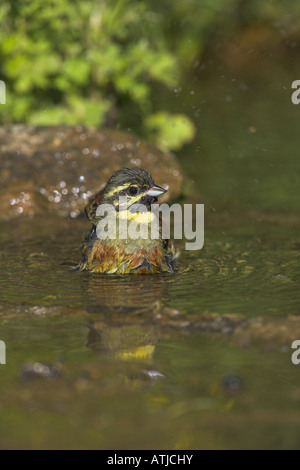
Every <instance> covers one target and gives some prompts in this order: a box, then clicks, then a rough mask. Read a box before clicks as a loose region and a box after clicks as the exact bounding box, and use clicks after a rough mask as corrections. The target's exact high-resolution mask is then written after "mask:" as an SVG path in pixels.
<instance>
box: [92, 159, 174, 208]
mask: <svg viewBox="0 0 300 470" xmlns="http://www.w3.org/2000/svg"><path fill="white" fill-rule="evenodd" d="M165 192H166V189H164V188H161V187H160V186H157V185H156V184H154V181H153V179H152V177H151V175H149V173H148V172H147V171H146V170H144V169H143V168H138V167H136V168H123V169H121V170H118V171H115V173H113V175H112V176H111V177H110V179H109V180H108V182H107V184H106V186H105V188H104V189H103V192H102V197H101V204H102V203H104V204H112V205H113V206H114V207H115V209H116V210H119V200H120V199H119V198H120V197H124V196H125V197H126V198H127V206H128V207H131V206H132V205H133V204H143V205H144V206H146V207H147V208H150V207H151V204H153V203H155V202H156V201H157V198H158V196H160V195H161V194H163V193H165Z"/></svg>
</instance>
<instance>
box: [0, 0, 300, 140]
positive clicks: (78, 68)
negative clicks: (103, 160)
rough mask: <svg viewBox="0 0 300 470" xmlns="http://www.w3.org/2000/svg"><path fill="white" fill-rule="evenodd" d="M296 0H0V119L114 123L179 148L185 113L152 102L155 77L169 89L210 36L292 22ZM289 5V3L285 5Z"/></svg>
mask: <svg viewBox="0 0 300 470" xmlns="http://www.w3.org/2000/svg"><path fill="white" fill-rule="evenodd" d="M286 4H289V6H290V7H291V6H292V7H293V8H294V9H295V13H297V12H298V13H299V10H300V7H299V5H298V4H297V1H296V0H290V1H286V2H284V1H282V2H270V1H268V0H262V1H258V0H252V1H250V2H249V1H246V0H226V1H224V0H185V1H184V2H176V1H174V0H163V1H158V0H84V1H83V0H51V1H47V2H43V1H42V0H14V1H12V2H7V1H4V2H1V5H0V79H2V80H4V81H5V83H6V87H7V101H6V105H5V106H2V107H0V121H1V122H2V123H5V124H8V123H12V122H22V123H28V124H35V125H43V124H85V125H88V126H96V127H101V126H104V125H113V126H115V125H119V126H120V127H121V128H125V129H127V128H130V129H131V130H133V131H134V132H136V133H138V134H140V135H143V136H145V137H147V138H150V139H152V140H154V141H155V142H156V143H157V144H158V145H160V146H161V147H163V148H171V149H178V148H180V147H181V146H182V145H183V143H185V142H188V141H190V140H191V139H192V138H193V136H194V133H195V127H194V124H193V123H192V121H191V120H190V119H189V118H188V117H187V116H184V115H181V114H179V115H178V114H175V115H174V114H171V113H170V112H168V110H165V109H161V110H159V111H157V110H156V112H155V111H154V109H153V104H152V96H153V93H155V86H156V84H160V85H162V86H165V87H167V88H168V89H174V88H175V87H177V86H178V84H179V83H180V80H181V79H182V77H183V75H184V74H185V73H188V70H189V69H191V68H192V65H193V62H194V61H195V60H196V59H197V57H198V58H199V57H200V56H201V54H202V52H203V50H204V48H205V46H206V45H207V44H208V43H209V41H210V39H211V38H212V37H213V36H216V35H219V36H220V37H221V38H222V37H228V35H229V34H230V31H232V29H233V28H235V29H237V28H242V27H245V25H246V24H247V23H249V22H257V21H260V22H261V23H265V22H269V23H270V24H274V25H275V26H274V27H276V21H280V27H281V28H285V27H288V28H289V29H290V30H291V29H292V30H297V27H298V26H299V22H298V21H296V20H295V17H294V18H292V17H291V15H286V14H285V12H286ZM289 11H290V9H289Z"/></svg>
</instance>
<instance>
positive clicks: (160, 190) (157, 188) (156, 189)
mask: <svg viewBox="0 0 300 470" xmlns="http://www.w3.org/2000/svg"><path fill="white" fill-rule="evenodd" d="M166 192H167V190H166V189H164V188H161V187H160V186H157V185H156V184H154V185H153V186H152V188H150V189H149V191H148V192H147V196H153V197H158V196H160V195H161V194H164V193H166Z"/></svg>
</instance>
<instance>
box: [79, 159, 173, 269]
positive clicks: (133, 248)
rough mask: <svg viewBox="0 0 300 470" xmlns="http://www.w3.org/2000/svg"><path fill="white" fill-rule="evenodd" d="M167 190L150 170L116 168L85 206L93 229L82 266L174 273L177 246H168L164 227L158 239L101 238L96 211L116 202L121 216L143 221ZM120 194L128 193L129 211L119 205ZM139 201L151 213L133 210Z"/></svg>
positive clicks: (85, 246)
mask: <svg viewBox="0 0 300 470" xmlns="http://www.w3.org/2000/svg"><path fill="white" fill-rule="evenodd" d="M165 191H166V190H165V189H163V188H160V187H159V186H156V185H155V184H154V182H153V179H152V177H151V176H150V175H149V173H148V172H147V171H145V170H144V169H142V168H131V169H129V168H124V169H122V170H118V171H116V172H115V173H114V174H113V175H112V176H111V178H110V179H109V180H108V182H107V184H106V186H105V187H104V189H103V190H102V191H101V192H100V193H98V194H96V195H95V196H94V197H93V198H92V199H91V201H90V203H89V204H88V206H87V207H86V209H85V212H86V215H87V217H88V219H89V220H90V222H91V224H92V228H91V230H90V232H89V234H88V235H87V236H86V238H85V240H84V242H83V246H82V258H81V261H80V263H79V268H80V269H81V270H89V271H91V272H95V273H116V274H125V273H138V274H142V273H159V272H173V268H174V261H175V259H176V255H175V253H174V249H173V248H171V249H168V240H163V239H162V236H161V230H160V237H159V238H158V239H151V238H147V239H142V238H138V239H132V238H130V237H129V236H128V237H127V238H125V239H122V238H120V237H119V233H117V237H116V238H115V239H114V238H111V239H110V238H107V239H105V240H103V239H100V238H98V236H97V231H96V227H97V224H98V222H99V220H100V218H99V216H97V214H96V212H97V208H98V207H99V205H101V204H112V205H113V206H114V207H115V209H116V216H117V219H119V218H122V217H124V215H125V216H126V217H128V218H129V220H135V221H136V222H139V221H142V222H143V221H144V220H148V219H147V218H149V217H151V216H152V214H151V212H150V209H151V204H153V203H155V202H156V201H157V196H159V195H160V194H163V193H164V192H165ZM120 196H127V201H128V202H129V206H128V207H127V210H126V214H125V210H124V208H122V207H119V197H120ZM137 203H141V204H143V205H144V206H146V208H147V211H148V212H143V213H141V212H131V211H130V207H131V206H132V205H134V204H137ZM120 233H121V232H120Z"/></svg>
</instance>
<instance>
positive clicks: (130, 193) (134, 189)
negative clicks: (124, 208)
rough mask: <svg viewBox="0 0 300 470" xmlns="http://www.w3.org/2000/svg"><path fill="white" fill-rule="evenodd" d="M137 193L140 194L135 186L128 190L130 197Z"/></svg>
mask: <svg viewBox="0 0 300 470" xmlns="http://www.w3.org/2000/svg"><path fill="white" fill-rule="evenodd" d="M137 193H138V189H137V188H135V187H134V186H131V187H130V188H129V189H128V194H129V196H135V195H136V194H137Z"/></svg>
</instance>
